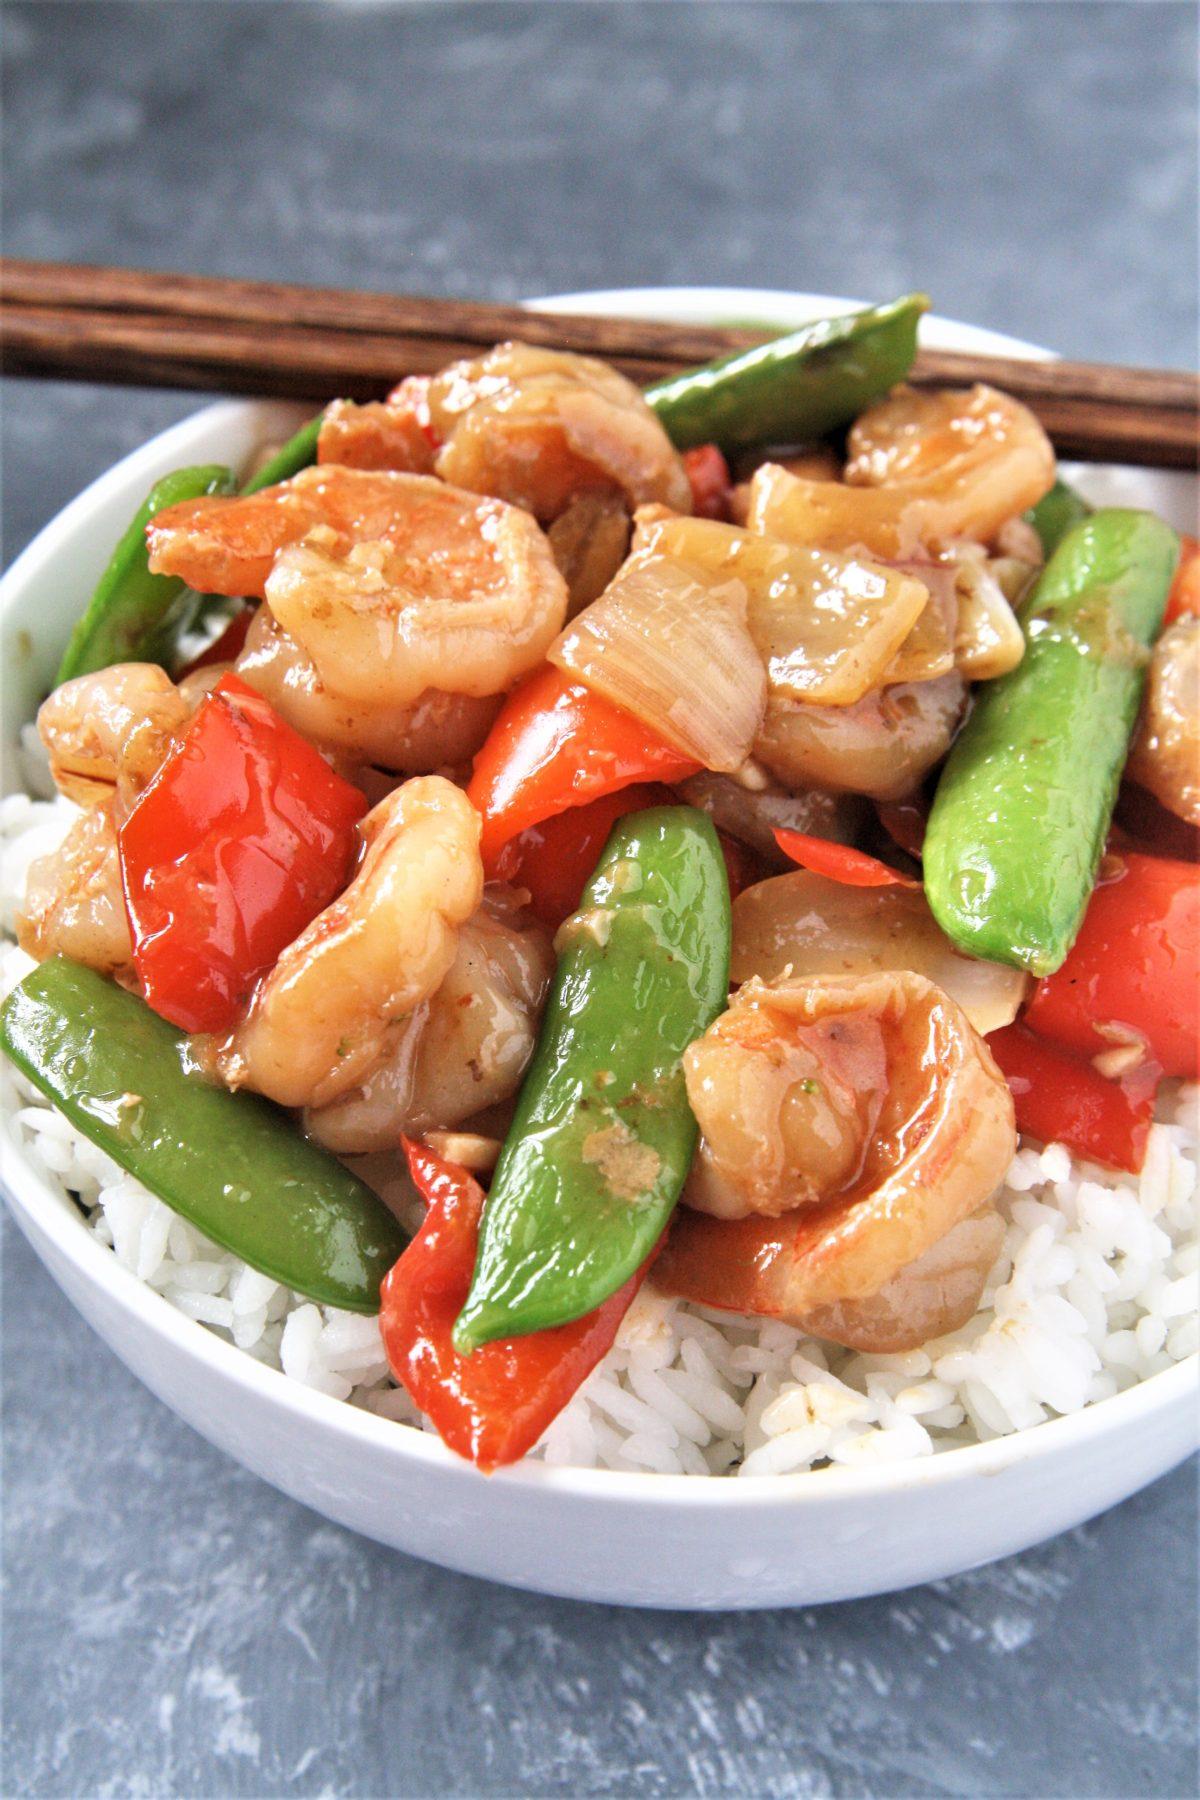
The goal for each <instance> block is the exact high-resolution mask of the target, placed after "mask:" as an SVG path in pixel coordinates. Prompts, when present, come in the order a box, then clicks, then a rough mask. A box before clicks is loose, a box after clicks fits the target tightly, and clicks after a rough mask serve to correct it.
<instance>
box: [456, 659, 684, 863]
mask: <svg viewBox="0 0 1200 1800" xmlns="http://www.w3.org/2000/svg"><path fill="white" fill-rule="evenodd" d="M699 767H700V765H699V763H696V762H693V761H691V760H690V758H688V757H686V756H682V755H681V754H680V753H679V751H678V750H676V749H675V748H674V747H673V746H672V745H670V744H668V743H666V742H664V740H663V739H662V738H660V737H656V736H655V734H654V732H652V731H651V730H650V729H649V728H648V727H647V726H645V725H643V724H642V723H641V721H640V720H638V719H635V718H634V717H633V715H632V713H627V712H625V711H624V709H623V708H622V707H619V706H614V705H613V704H612V702H611V700H605V699H604V698H603V697H602V696H601V695H600V694H596V693H593V692H592V690H591V688H588V687H585V686H584V685H583V683H582V682H578V681H572V680H570V679H569V678H568V677H567V676H566V675H564V674H562V673H561V671H560V670H558V669H556V668H555V667H554V666H553V664H551V663H547V664H546V666H545V667H544V668H542V669H539V670H537V671H536V672H535V673H534V674H533V675H530V676H528V677H527V679H526V680H525V681H523V682H522V683H521V685H520V687H518V688H515V689H514V691H513V692H512V693H511V694H510V695H509V697H508V699H507V700H506V701H505V703H504V705H503V707H502V708H501V710H500V715H499V717H498V718H497V720H496V723H495V724H494V725H493V726H492V729H491V731H490V733H489V734H488V739H487V742H486V743H485V744H484V746H483V748H482V749H481V750H480V752H479V754H478V756H477V757H476V758H475V769H474V773H473V774H472V776H471V782H470V786H469V787H468V788H467V793H468V795H469V796H470V798H471V800H472V801H473V802H474V804H475V806H476V807H477V808H478V809H479V811H480V812H481V813H482V814H483V835H482V839H481V841H480V846H479V847H480V851H481V854H482V856H483V866H484V868H485V869H486V870H487V872H488V874H489V876H491V877H493V878H497V877H498V878H499V879H501V880H510V879H511V878H512V873H513V870H514V869H515V868H516V866H517V862H518V860H519V857H518V853H517V851H516V849H515V848H513V849H509V848H508V847H509V846H510V845H511V844H512V840H513V839H514V838H515V837H517V835H518V834H519V833H520V832H522V831H527V830H528V829H529V827H530V826H531V825H540V824H541V823H542V821H543V820H545V819H551V818H553V817H554V816H555V815H556V814H557V813H561V812H566V811H567V809H568V808H569V807H572V806H582V805H584V804H585V803H586V802H587V801H589V800H598V799H599V798H600V796H601V795H603V794H613V793H616V792H617V791H618V790H619V789H620V788H626V787H631V786H633V784H634V783H635V782H643V781H666V782H671V781H682V780H683V779H684V778H685V777H686V776H688V775H695V774H696V773H697V772H698V770H699ZM506 851H507V854H505V852H506Z"/></svg>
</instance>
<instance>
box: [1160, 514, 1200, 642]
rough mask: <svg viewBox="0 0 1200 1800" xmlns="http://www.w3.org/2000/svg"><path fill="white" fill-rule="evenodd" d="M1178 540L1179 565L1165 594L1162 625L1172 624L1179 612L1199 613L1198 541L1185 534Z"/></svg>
mask: <svg viewBox="0 0 1200 1800" xmlns="http://www.w3.org/2000/svg"><path fill="white" fill-rule="evenodd" d="M1179 541H1180V554H1179V567H1178V568H1177V569H1176V571H1175V579H1174V581H1173V582H1172V583H1171V591H1170V593H1169V594H1168V595H1167V610H1166V613H1165V615H1164V617H1163V624H1164V626H1166V625H1173V624H1174V623H1175V621H1176V619H1177V618H1179V616H1180V614H1181V613H1200V543H1198V542H1197V541H1196V539H1195V538H1194V537H1187V536H1186V535H1181V537H1180V540H1179Z"/></svg>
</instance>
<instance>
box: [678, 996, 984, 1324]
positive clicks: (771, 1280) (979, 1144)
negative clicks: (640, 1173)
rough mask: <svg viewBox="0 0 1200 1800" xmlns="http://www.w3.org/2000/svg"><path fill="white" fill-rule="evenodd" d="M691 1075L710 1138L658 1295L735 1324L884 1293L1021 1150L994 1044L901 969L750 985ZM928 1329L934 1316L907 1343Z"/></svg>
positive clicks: (710, 1034) (976, 1203)
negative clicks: (724, 1311) (735, 1318)
mask: <svg viewBox="0 0 1200 1800" xmlns="http://www.w3.org/2000/svg"><path fill="white" fill-rule="evenodd" d="M684 1071H685V1077H686V1081H687V1090H688V1100H689V1102H690V1104H691V1107H692V1110H693V1112H694V1113H695V1114H696V1118H697V1120H698V1122H699V1125H700V1129H701V1132H702V1134H703V1136H702V1139H701V1145H700V1150H699V1153H698V1156H697V1159H696V1164H695V1165H694V1167H693V1171H692V1174H691V1176H690V1177H689V1180H688V1185H687V1187H686V1189H685V1191H684V1199H685V1201H686V1202H687V1203H688V1207H689V1208H690V1209H692V1210H688V1211H685V1212H684V1213H683V1214H681V1215H680V1217H679V1219H678V1221H677V1223H676V1225H675V1226H674V1227H673V1228H672V1233H671V1237H670V1240H669V1242H668V1244H667V1247H666V1250H665V1251H664V1252H663V1255H662V1257H661V1258H660V1260H659V1263H658V1264H657V1265H656V1270H655V1280H656V1282H657V1283H658V1285H659V1286H660V1287H662V1288H663V1289H664V1291H665V1292H667V1293H675V1294H681V1295H683V1296H685V1297H686V1298H689V1299H693V1300H699V1301H702V1302H704V1303H706V1304H708V1305H712V1306H719V1307H726V1308H729V1309H731V1310H733V1311H737V1312H754V1313H764V1314H766V1315H768V1316H769V1317H773V1318H785V1319H789V1320H793V1321H801V1322H803V1321H806V1320H807V1319H808V1318H809V1317H811V1316H813V1315H816V1314H817V1313H818V1312H819V1310H820V1309H824V1308H830V1307H834V1306H838V1305H841V1304H843V1303H846V1302H855V1303H857V1302H861V1301H866V1300H869V1299H870V1298H871V1297H872V1296H879V1295H881V1294H882V1293H883V1290H884V1289H885V1288H886V1287H887V1285H888V1283H890V1282H892V1281H893V1280H894V1279H895V1278H896V1277H897V1276H899V1275H900V1273H901V1272H902V1271H904V1270H908V1269H910V1266H911V1265H915V1264H916V1263H918V1262H919V1260H920V1259H921V1258H923V1257H925V1256H926V1254H927V1253H928V1252H929V1251H931V1250H932V1249H933V1247H934V1246H935V1245H936V1244H938V1243H939V1242H940V1241H941V1240H942V1239H943V1238H945V1237H946V1236H947V1234H948V1233H949V1232H951V1231H952V1230H953V1229H954V1228H955V1227H956V1226H957V1225H959V1224H960V1222H961V1221H962V1220H964V1219H966V1218H967V1217H968V1216H969V1215H970V1214H972V1213H975V1212H977V1211H978V1210H979V1208H980V1207H981V1206H986V1205H987V1204H988V1202H989V1201H990V1200H991V1198H992V1195H993V1194H994V1193H995V1191H996V1189H997V1187H998V1186H999V1185H1000V1182H1001V1181H1002V1180H1003V1178H1004V1174H1005V1171H1006V1170H1007V1168H1008V1165H1009V1162H1010V1161H1011V1159H1012V1156H1013V1152H1014V1151H1015V1149H1016V1130H1015V1126H1014V1123H1013V1103H1012V1096H1011V1094H1010V1093H1009V1090H1008V1087H1007V1085H1006V1083H1005V1081H1004V1078H1003V1076H1002V1075H1001V1074H1000V1071H999V1070H998V1069H997V1067H996V1065H995V1062H994V1061H993V1060H992V1057H991V1055H990V1053H989V1051H988V1049H987V1046H986V1044H985V1043H984V1041H983V1039H982V1038H981V1037H979V1035H978V1034H977V1033H976V1032H975V1031H974V1030H973V1028H972V1027H971V1025H970V1024H969V1022H968V1021H967V1019H966V1016H965V1015H964V1014H963V1012H962V1011H961V1010H960V1008H959V1007H958V1006H957V1005H956V1004H955V1002H954V1001H952V1000H951V999H950V998H949V997H948V996H947V995H946V994H944V993H942V991H941V990H940V989H939V988H937V987H935V986H934V984H933V983H932V982H931V981H928V980H926V979H925V977H924V976H921V975H915V974H910V973H908V972H905V971H890V972H887V973H878V974H870V975H862V976H856V975H848V976H829V977H825V978H819V979H815V980H814V979H805V980H794V979H785V980H781V981H777V982H773V983H770V984H766V983H763V982H759V981H753V980H752V981H749V982H747V983H746V984H745V985H744V986H743V987H742V988H740V989H739V991H738V993H737V995H736V997H735V998H734V1000H733V1001H732V1003H731V1005H730V1007H729V1009H728V1011H727V1012H726V1013H724V1014H723V1015H722V1017H721V1018H720V1019H718V1020H717V1021H716V1023H715V1024H714V1025H712V1026H711V1027H710V1028H709V1030H708V1031H707V1032H706V1033H705V1035H704V1037H702V1038H701V1039H699V1040H698V1042H697V1043H695V1044H693V1045H692V1046H691V1047H690V1049H689V1050H688V1051H687V1053H686V1055H685V1058H684ZM705 1215H709V1216H705ZM925 1272H926V1273H928V1272H929V1271H928V1267H927V1266H926V1270H925ZM918 1273H920V1272H918ZM936 1276H937V1271H936V1270H935V1271H934V1275H933V1278H934V1279H936ZM910 1291H911V1292H912V1293H913V1294H914V1295H915V1293H916V1290H915V1289H912V1290H910ZM926 1298H928V1295H926ZM926 1318H927V1312H926V1310H925V1304H924V1300H922V1307H921V1315H920V1318H919V1319H917V1318H916V1316H915V1315H914V1319H913V1321H911V1322H910V1323H911V1329H912V1330H913V1332H915V1333H916V1335H915V1336H912V1337H910V1338H908V1340H907V1341H909V1342H920V1341H921V1336H922V1335H923V1334H924V1332H925V1328H926ZM889 1329H890V1327H889Z"/></svg>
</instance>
